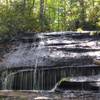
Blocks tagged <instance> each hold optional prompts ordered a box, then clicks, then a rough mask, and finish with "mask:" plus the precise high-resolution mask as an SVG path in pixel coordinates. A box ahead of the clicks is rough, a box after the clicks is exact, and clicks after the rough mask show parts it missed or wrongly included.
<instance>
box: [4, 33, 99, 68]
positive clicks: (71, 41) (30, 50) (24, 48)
mask: <svg viewBox="0 0 100 100" xmlns="http://www.w3.org/2000/svg"><path fill="white" fill-rule="evenodd" d="M80 36H81V37H82V38H81V39H80V38H75V37H80ZM73 37H74V38H73ZM30 38H31V39H33V41H34V42H32V41H31V39H30ZM37 39H38V41H37ZM19 40H20V42H19V43H18V45H15V47H14V48H13V49H12V50H11V51H10V52H9V53H8V54H5V55H4V58H5V60H4V66H7V67H21V66H33V67H34V66H35V64H36V61H37V60H38V63H37V66H48V67H49V66H58V65H59V66H64V65H65V66H80V65H84V64H85V65H88V64H93V58H95V57H96V56H98V55H99V54H100V47H99V45H100V42H99V41H96V40H95V39H94V38H93V37H91V36H89V35H86V34H85V35H83V34H81V33H75V32H62V33H61V32H58V33H57V32H54V33H41V34H33V33H25V35H24V36H22V37H21V38H20V39H19ZM21 40H22V41H21ZM23 40H24V41H25V42H23ZM30 41H31V42H30Z"/></svg>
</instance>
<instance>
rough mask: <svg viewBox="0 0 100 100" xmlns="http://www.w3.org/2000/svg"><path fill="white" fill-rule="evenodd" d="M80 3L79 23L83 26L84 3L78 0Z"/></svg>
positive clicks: (82, 0)
mask: <svg viewBox="0 0 100 100" xmlns="http://www.w3.org/2000/svg"><path fill="white" fill-rule="evenodd" d="M79 3H80V9H81V12H80V25H81V26H84V23H85V4H84V0H79Z"/></svg>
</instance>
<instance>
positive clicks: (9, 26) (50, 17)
mask: <svg viewBox="0 0 100 100" xmlns="http://www.w3.org/2000/svg"><path fill="white" fill-rule="evenodd" d="M2 1H4V2H3V3H1V4H0V37H2V38H5V37H12V36H14V35H16V34H18V33H19V32H26V31H29V32H30V31H33V32H41V31H70V30H71V31H72V30H73V31H74V30H75V31H76V30H78V29H79V28H80V27H81V29H83V30H99V29H100V6H99V5H100V0H41V1H40V0H2Z"/></svg>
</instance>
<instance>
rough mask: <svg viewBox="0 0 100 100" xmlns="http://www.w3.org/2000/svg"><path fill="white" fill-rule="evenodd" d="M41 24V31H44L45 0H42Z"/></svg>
mask: <svg viewBox="0 0 100 100" xmlns="http://www.w3.org/2000/svg"><path fill="white" fill-rule="evenodd" d="M40 24H41V31H44V0H40Z"/></svg>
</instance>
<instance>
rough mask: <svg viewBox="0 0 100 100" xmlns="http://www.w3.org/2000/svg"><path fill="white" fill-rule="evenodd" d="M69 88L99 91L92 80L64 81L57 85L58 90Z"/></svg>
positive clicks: (62, 90)
mask: <svg viewBox="0 0 100 100" xmlns="http://www.w3.org/2000/svg"><path fill="white" fill-rule="evenodd" d="M68 90H85V91H99V87H98V86H96V85H95V86H94V85H92V84H91V82H70V81H62V82H60V83H58V84H57V85H56V87H55V91H56V92H64V91H68Z"/></svg>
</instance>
